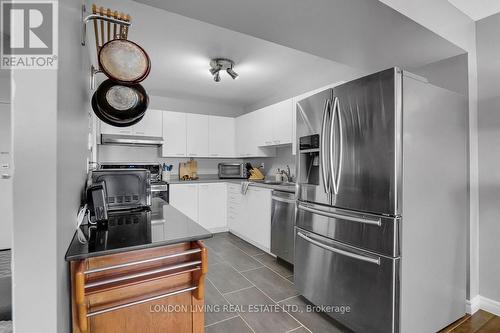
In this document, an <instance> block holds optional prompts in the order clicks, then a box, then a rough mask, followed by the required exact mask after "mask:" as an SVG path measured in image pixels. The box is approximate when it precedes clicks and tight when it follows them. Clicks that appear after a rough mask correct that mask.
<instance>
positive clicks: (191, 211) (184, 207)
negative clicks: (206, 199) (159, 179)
mask: <svg viewBox="0 0 500 333" xmlns="http://www.w3.org/2000/svg"><path fill="white" fill-rule="evenodd" d="M169 190H170V193H169V199H170V205H171V206H172V207H174V208H176V209H178V210H179V211H180V212H181V213H183V214H184V215H186V216H187V217H189V218H190V219H191V220H194V221H195V222H198V185H197V184H170V187H169Z"/></svg>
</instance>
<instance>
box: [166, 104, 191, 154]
mask: <svg viewBox="0 0 500 333" xmlns="http://www.w3.org/2000/svg"><path fill="white" fill-rule="evenodd" d="M162 156H164V157H174V156H179V157H183V156H186V114H185V113H181V112H171V111H164V112H163V146H162Z"/></svg>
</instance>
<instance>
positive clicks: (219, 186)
mask: <svg viewBox="0 0 500 333" xmlns="http://www.w3.org/2000/svg"><path fill="white" fill-rule="evenodd" d="M226 193H227V190H226V183H213V184H199V185H198V223H199V224H200V225H201V226H202V227H204V228H206V229H208V230H210V231H211V232H221V231H227V218H226V204H227V201H226V197H227V195H226Z"/></svg>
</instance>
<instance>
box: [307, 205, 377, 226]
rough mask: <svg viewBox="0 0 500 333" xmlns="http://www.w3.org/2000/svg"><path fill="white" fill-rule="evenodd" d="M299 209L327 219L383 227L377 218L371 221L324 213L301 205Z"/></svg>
mask: <svg viewBox="0 0 500 333" xmlns="http://www.w3.org/2000/svg"><path fill="white" fill-rule="evenodd" d="M298 208H299V209H302V210H305V211H306V212H309V213H313V214H318V215H323V216H325V217H332V218H335V219H341V220H346V221H352V222H357V223H363V224H369V225H373V226H377V227H380V226H381V225H382V221H381V220H380V219H377V218H374V219H369V218H362V217H355V216H349V215H344V214H339V213H333V212H327V211H324V210H321V209H315V208H311V207H307V206H304V205H302V204H299V205H298Z"/></svg>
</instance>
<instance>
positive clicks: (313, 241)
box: [297, 231, 380, 265]
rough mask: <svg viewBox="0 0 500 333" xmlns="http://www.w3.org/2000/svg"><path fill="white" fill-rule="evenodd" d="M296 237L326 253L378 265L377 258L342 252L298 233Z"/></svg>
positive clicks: (378, 260) (378, 259)
mask: <svg viewBox="0 0 500 333" xmlns="http://www.w3.org/2000/svg"><path fill="white" fill-rule="evenodd" d="M297 236H299V237H300V238H302V239H304V240H306V241H308V242H309V243H312V244H314V245H316V246H319V247H320V248H322V249H324V250H327V251H330V252H334V253H337V254H340V255H343V256H346V257H349V258H353V259H357V260H361V261H365V262H369V263H371V264H376V265H380V258H378V257H377V258H372V257H367V256H363V255H361V254H357V253H353V252H349V251H346V250H342V249H339V248H336V247H332V246H329V245H326V244H323V243H322V242H319V241H317V240H315V239H313V238H312V237H311V236H306V235H304V234H303V233H302V232H300V231H298V232H297Z"/></svg>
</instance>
